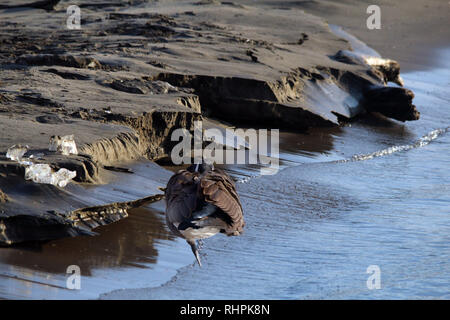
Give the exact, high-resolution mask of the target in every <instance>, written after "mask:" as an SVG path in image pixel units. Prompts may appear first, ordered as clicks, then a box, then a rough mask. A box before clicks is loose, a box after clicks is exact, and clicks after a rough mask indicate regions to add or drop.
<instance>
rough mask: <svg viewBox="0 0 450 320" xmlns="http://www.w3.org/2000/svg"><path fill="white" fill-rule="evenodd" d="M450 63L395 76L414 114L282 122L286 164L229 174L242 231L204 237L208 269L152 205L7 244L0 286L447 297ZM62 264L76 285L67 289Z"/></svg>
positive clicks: (53, 293) (158, 294)
mask: <svg viewBox="0 0 450 320" xmlns="http://www.w3.org/2000/svg"><path fill="white" fill-rule="evenodd" d="M449 61H450V50H442V51H440V55H439V59H437V61H436V68H434V69H429V70H424V71H417V72H409V73H405V74H403V75H402V76H403V78H404V80H405V86H406V87H407V88H410V89H412V90H413V91H414V92H415V94H416V97H415V99H414V103H415V104H416V105H417V107H418V109H419V110H420V112H421V119H420V120H419V121H416V122H407V123H399V122H395V121H389V120H384V119H380V118H376V117H372V118H369V119H365V120H363V121H360V122H358V123H352V124H350V125H347V126H344V127H342V128H330V129H320V130H319V129H317V130H312V131H311V132H310V133H309V134H307V135H303V134H293V133H282V134H281V135H280V149H281V150H280V151H281V155H280V156H281V164H282V170H280V172H279V173H278V174H276V175H274V176H258V177H252V178H249V179H245V182H244V183H238V186H237V187H238V192H239V194H240V196H241V200H242V205H243V207H244V212H245V218H246V223H247V224H246V232H245V234H244V235H242V236H240V237H231V238H227V237H224V236H222V235H218V236H216V237H213V238H210V239H207V240H205V241H204V246H203V249H202V251H201V255H202V259H203V262H204V266H203V268H199V267H198V266H197V265H196V264H195V263H194V257H193V255H192V253H191V251H190V248H189V246H188V245H187V244H186V243H185V242H184V240H181V239H177V238H174V237H173V236H172V235H171V234H170V233H169V232H168V231H167V229H166V227H165V224H164V218H163V215H162V214H161V213H162V212H163V211H164V207H163V204H156V205H155V206H153V207H151V208H147V209H139V210H135V211H133V212H131V213H130V216H129V217H128V218H127V219H124V220H122V221H119V222H117V223H114V224H112V225H109V226H105V227H101V228H99V229H98V230H96V231H98V232H99V233H100V235H99V236H98V237H93V238H91V237H80V238H72V239H62V240H57V241H50V242H48V243H45V244H40V245H34V246H29V245H27V246H20V247H16V248H2V249H1V250H0V298H34V299H39V298H47V299H52V298H59V299H63V298H71V299H78V298H98V297H99V296H100V297H101V298H118V299H122V298H132V299H146V298H152V299H210V298H215V299H353V298H356V299H360V298H367V299H380V298H383V299H412V298H438V299H449V298H450V277H449V274H450V263H449V262H450V219H449V218H450V170H449V168H450V132H449V131H450V129H449V127H450V114H449V113H450V108H449V103H450V92H449V87H450V64H449ZM230 169H231V170H230V172H231V173H232V174H234V175H235V177H237V178H242V177H245V176H254V175H255V172H256V171H255V172H253V171H252V169H251V168H243V169H242V168H230ZM70 264H78V265H80V267H81V270H82V283H81V286H82V289H81V290H79V291H73V290H68V289H66V287H65V284H66V279H67V274H66V273H65V270H66V268H67V266H68V265H70ZM373 265H375V266H378V268H379V270H380V279H381V288H380V289H375V290H369V289H368V287H367V284H366V282H367V279H368V277H369V276H370V274H368V273H367V268H368V267H369V266H373Z"/></svg>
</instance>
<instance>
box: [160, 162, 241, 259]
mask: <svg viewBox="0 0 450 320" xmlns="http://www.w3.org/2000/svg"><path fill="white" fill-rule="evenodd" d="M165 199H166V213H165V216H166V222H167V226H168V227H169V229H170V230H171V231H172V232H173V233H174V234H175V235H176V236H178V237H181V238H183V239H186V241H187V243H188V244H189V245H190V246H191V249H192V253H193V254H194V256H195V258H196V260H197V262H198V264H199V266H200V267H201V266H202V263H201V261H200V256H199V253H198V248H197V240H202V239H206V238H209V237H212V236H214V235H215V234H217V233H224V234H226V235H227V236H238V235H240V234H242V232H243V228H244V225H245V222H244V217H243V212H242V205H241V202H240V200H239V196H238V194H237V192H236V188H235V185H234V182H233V180H232V179H231V178H230V177H229V176H228V174H226V173H225V172H224V171H223V170H221V169H218V168H214V165H209V164H206V163H201V164H193V165H191V166H190V167H188V168H187V169H182V170H179V171H178V172H176V173H175V174H174V175H173V176H172V177H171V178H170V179H169V182H168V183H167V187H166V189H165Z"/></svg>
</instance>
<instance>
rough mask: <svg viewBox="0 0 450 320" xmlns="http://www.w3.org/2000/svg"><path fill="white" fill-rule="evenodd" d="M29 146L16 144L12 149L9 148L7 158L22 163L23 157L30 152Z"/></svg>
mask: <svg viewBox="0 0 450 320" xmlns="http://www.w3.org/2000/svg"><path fill="white" fill-rule="evenodd" d="M28 148H29V147H28V146H22V145H20V144H15V145H13V146H12V147H9V148H8V151H7V152H6V157H7V158H9V159H11V160H13V161H19V162H20V161H21V160H22V157H23V155H24V154H25V153H27V151H28Z"/></svg>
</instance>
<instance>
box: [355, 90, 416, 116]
mask: <svg viewBox="0 0 450 320" xmlns="http://www.w3.org/2000/svg"><path fill="white" fill-rule="evenodd" d="M413 98H414V93H413V92H412V91H411V90H408V89H405V88H399V87H375V88H372V89H371V90H369V91H367V92H366V94H365V95H364V99H363V101H362V105H363V106H364V107H365V108H366V109H367V110H368V111H370V112H379V113H381V114H382V115H384V116H386V117H389V118H393V119H396V120H399V121H408V120H409V121H410V120H418V119H419V117H420V113H419V111H418V110H417V109H416V107H415V106H414V105H413V104H412V99H413Z"/></svg>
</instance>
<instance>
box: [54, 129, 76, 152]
mask: <svg viewBox="0 0 450 320" xmlns="http://www.w3.org/2000/svg"><path fill="white" fill-rule="evenodd" d="M48 150H50V151H57V152H61V153H62V154H63V155H65V156H68V155H69V154H78V150H77V145H76V143H75V140H74V137H73V134H71V135H67V136H62V137H60V136H52V137H51V138H50V144H49V146H48Z"/></svg>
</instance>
